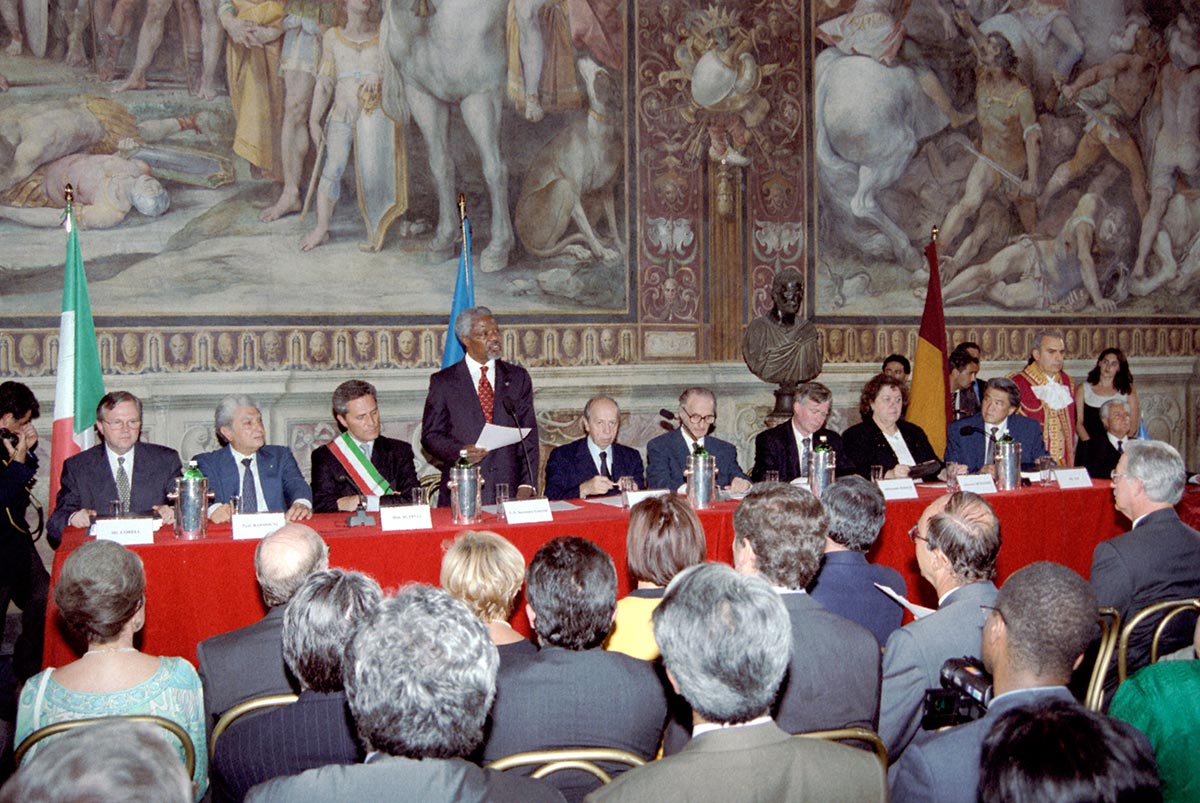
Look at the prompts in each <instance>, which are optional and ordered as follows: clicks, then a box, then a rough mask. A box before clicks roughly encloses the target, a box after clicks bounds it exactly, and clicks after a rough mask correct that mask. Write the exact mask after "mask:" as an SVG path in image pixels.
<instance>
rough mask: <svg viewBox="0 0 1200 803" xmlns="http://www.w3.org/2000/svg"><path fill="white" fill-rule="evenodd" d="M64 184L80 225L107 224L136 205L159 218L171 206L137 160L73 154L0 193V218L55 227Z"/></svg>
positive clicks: (59, 221)
mask: <svg viewBox="0 0 1200 803" xmlns="http://www.w3.org/2000/svg"><path fill="white" fill-rule="evenodd" d="M68 184H70V185H71V186H72V187H74V190H75V220H76V221H77V222H78V223H79V225H80V227H81V228H85V229H108V228H112V227H113V226H116V225H118V224H120V223H121V222H122V221H124V220H125V216H126V215H128V214H129V212H130V210H132V209H135V208H136V209H137V210H138V211H139V212H141V213H142V214H143V215H145V216H146V217H158V216H159V215H162V214H164V213H165V212H166V211H167V207H168V206H170V196H168V195H167V191H166V189H165V188H164V187H163V185H162V184H159V183H158V181H157V180H156V179H155V178H153V177H152V176H151V175H150V167H149V165H147V164H146V163H145V162H143V161H141V160H140V159H126V158H124V157H121V156H98V155H92V154H85V153H74V154H71V155H70V156H64V157H62V158H61V159H55V160H54V161H53V162H50V163H49V164H46V165H43V166H42V167H40V168H39V169H37V170H35V171H34V173H33V175H31V176H30V177H29V178H27V179H25V180H24V181H22V182H20V183H19V184H17V185H15V186H14V187H12V188H10V189H9V190H8V191H7V192H5V193H3V194H0V218H7V219H8V220H12V221H15V222H17V223H20V224H22V225H25V226H34V227H38V228H54V227H56V226H59V225H61V224H62V213H61V211H60V210H61V209H62V208H63V207H64V206H66V202H65V191H66V188H67V185H68Z"/></svg>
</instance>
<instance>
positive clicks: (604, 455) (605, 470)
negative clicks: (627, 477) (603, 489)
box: [600, 452, 612, 480]
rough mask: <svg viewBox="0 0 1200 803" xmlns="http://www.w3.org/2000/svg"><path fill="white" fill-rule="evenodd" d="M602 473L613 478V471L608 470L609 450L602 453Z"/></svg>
mask: <svg viewBox="0 0 1200 803" xmlns="http://www.w3.org/2000/svg"><path fill="white" fill-rule="evenodd" d="M600 475H601V476H603V477H608V478H609V479H610V480H611V479H612V472H611V471H609V470H608V452H601V453H600Z"/></svg>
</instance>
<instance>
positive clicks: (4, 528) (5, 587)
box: [0, 382, 50, 681]
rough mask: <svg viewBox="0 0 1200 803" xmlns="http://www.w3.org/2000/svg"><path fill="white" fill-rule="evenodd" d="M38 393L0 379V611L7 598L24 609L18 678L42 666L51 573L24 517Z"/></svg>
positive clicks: (33, 465)
mask: <svg viewBox="0 0 1200 803" xmlns="http://www.w3.org/2000/svg"><path fill="white" fill-rule="evenodd" d="M38 413H39V408H38V401H37V398H36V397H35V396H34V395H33V391H31V390H30V389H29V388H28V387H26V386H25V385H23V384H21V383H20V382H4V383H3V384H0V616H3V615H5V614H6V613H7V611H8V603H9V601H10V600H11V601H13V602H15V603H16V604H17V606H18V607H19V608H20V609H21V635H20V636H19V637H18V638H17V641H16V645H15V646H14V647H13V674H15V675H16V677H17V680H18V681H24V680H25V679H27V678H29V677H30V676H32V675H34V674H35V673H36V672H38V671H39V670H40V669H41V666H42V640H43V632H42V631H43V630H44V629H45V622H46V594H47V591H48V590H49V586H50V576H49V575H48V574H47V573H46V566H45V564H43V563H42V559H41V556H39V555H38V553H37V550H36V549H35V548H34V545H33V539H32V537H31V536H32V533H31V532H30V528H29V524H28V522H27V521H26V519H25V513H26V511H27V510H28V508H29V489H30V488H31V487H32V486H33V476H34V474H36V473H37V467H38V459H37V455H36V454H35V453H34V450H35V449H36V448H37V442H38V434H37V430H36V429H34V426H33V424H32V423H30V422H32V421H33V419H35V418H37V417H38Z"/></svg>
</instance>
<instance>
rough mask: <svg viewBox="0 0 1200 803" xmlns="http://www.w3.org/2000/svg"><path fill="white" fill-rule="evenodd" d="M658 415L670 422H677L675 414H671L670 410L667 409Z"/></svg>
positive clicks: (660, 411) (663, 409)
mask: <svg viewBox="0 0 1200 803" xmlns="http://www.w3.org/2000/svg"><path fill="white" fill-rule="evenodd" d="M658 414H659V415H661V416H662V417H663V418H665V419H667V420H668V421H674V420H675V414H674V413H673V412H671V411H670V410H668V409H667V408H666V407H664V408H662V409H661V410H659V411H658Z"/></svg>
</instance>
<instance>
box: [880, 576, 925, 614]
mask: <svg viewBox="0 0 1200 803" xmlns="http://www.w3.org/2000/svg"><path fill="white" fill-rule="evenodd" d="M874 585H875V587H876V588H878V589H879V590H880V591H882V592H883V593H885V594H887V595H888V596H889V597H891V598H892V599H894V600H895V601H896V602H898V603H900V604H901V605H903V606H904V608H905V610H907V611H908V612H909V613H911V614H912V615H913V618H914V619H920V618H921V617H922V616H928V615H929V614H931V613H933V608H926V607H925V606H924V605H918V604H916V603H915V602H909V601H908V600H906V599H905V598H904V597H902V596H900V595H899V594H897V593H896V592H895V591H893V590H892V589H890V588H888V587H887V586H885V585H880V584H879V583H875V584H874Z"/></svg>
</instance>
